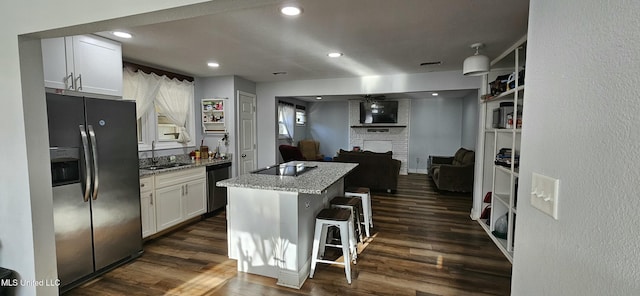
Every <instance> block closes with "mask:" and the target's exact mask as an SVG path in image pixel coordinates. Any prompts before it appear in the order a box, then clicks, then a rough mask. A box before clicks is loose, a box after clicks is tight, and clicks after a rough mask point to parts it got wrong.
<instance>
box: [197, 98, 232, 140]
mask: <svg viewBox="0 0 640 296" xmlns="http://www.w3.org/2000/svg"><path fill="white" fill-rule="evenodd" d="M225 100H226V98H215V99H202V102H201V104H200V105H201V112H202V130H203V131H204V132H205V133H216V134H219V133H224V132H225V131H226V130H227V129H226V124H225V121H224V117H225V110H224V105H225V104H224V103H225V102H224V101H225Z"/></svg>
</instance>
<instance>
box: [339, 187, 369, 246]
mask: <svg viewBox="0 0 640 296" xmlns="http://www.w3.org/2000/svg"><path fill="white" fill-rule="evenodd" d="M344 195H345V196H353V197H359V198H361V199H362V208H363V211H362V212H363V214H364V222H363V223H362V224H363V225H364V230H365V231H366V233H367V237H371V233H370V230H369V228H373V211H372V210H371V191H370V190H369V188H367V187H349V188H347V189H346V190H345V191H344Z"/></svg>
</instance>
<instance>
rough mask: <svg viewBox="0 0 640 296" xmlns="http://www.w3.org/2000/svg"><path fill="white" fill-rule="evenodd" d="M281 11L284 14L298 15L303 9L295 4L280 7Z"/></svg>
mask: <svg viewBox="0 0 640 296" xmlns="http://www.w3.org/2000/svg"><path fill="white" fill-rule="evenodd" d="M280 12H281V13H282V14H284V15H288V16H296V15H300V14H301V13H302V9H300V8H299V7H295V6H285V7H283V8H280Z"/></svg>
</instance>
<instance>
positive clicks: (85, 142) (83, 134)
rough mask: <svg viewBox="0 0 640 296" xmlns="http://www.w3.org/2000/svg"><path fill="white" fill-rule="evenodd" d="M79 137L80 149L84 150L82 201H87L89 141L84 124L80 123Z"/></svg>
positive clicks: (89, 181) (89, 191)
mask: <svg viewBox="0 0 640 296" xmlns="http://www.w3.org/2000/svg"><path fill="white" fill-rule="evenodd" d="M80 137H82V150H83V151H84V167H85V172H86V173H85V177H84V184H85V185H84V195H83V196H84V202H88V201H89V194H90V193H91V164H90V163H89V157H90V155H89V142H88V140H87V132H86V131H85V129H84V125H80Z"/></svg>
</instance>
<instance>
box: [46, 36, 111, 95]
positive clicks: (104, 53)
mask: <svg viewBox="0 0 640 296" xmlns="http://www.w3.org/2000/svg"><path fill="white" fill-rule="evenodd" d="M42 62H43V70H44V85H45V87H50V88H57V89H67V90H74V91H79V92H86V93H95V94H104V95H111V96H122V47H121V45H120V43H117V42H115V41H111V40H108V39H104V38H100V37H97V36H87V35H81V36H71V37H60V38H52V39H43V40H42Z"/></svg>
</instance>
